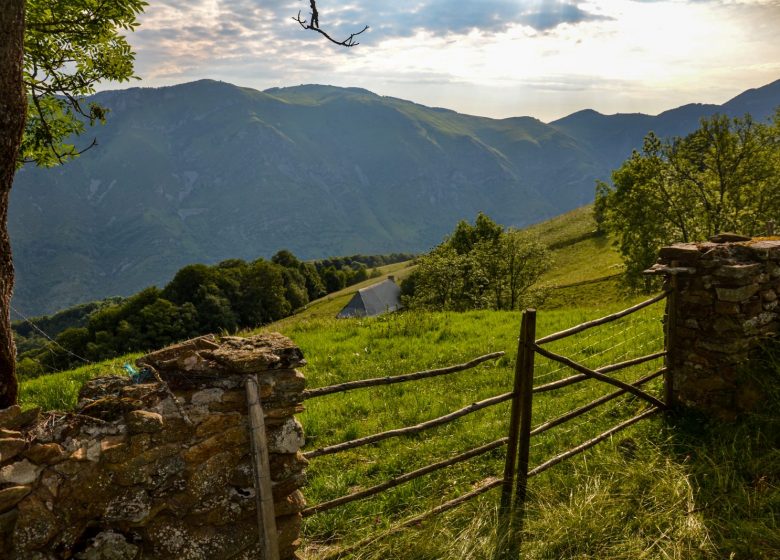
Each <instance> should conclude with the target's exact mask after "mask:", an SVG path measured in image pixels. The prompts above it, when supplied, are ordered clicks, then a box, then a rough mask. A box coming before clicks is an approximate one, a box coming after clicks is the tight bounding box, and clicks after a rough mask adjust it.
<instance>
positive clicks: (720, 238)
mask: <svg viewBox="0 0 780 560" xmlns="http://www.w3.org/2000/svg"><path fill="white" fill-rule="evenodd" d="M751 239H753V238H752V237H748V236H746V235H740V234H739V233H732V232H730V231H724V232H722V233H719V234H718V235H713V236H712V237H710V241H712V242H713V243H738V242H742V241H750V240H751Z"/></svg>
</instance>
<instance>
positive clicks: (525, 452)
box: [302, 293, 669, 560]
mask: <svg viewBox="0 0 780 560" xmlns="http://www.w3.org/2000/svg"><path fill="white" fill-rule="evenodd" d="M666 296H667V294H666V293H662V294H660V295H658V296H656V297H654V298H651V299H649V300H647V301H645V302H642V303H640V304H638V305H635V306H633V307H630V308H628V309H625V310H623V311H621V312H619V313H614V314H612V315H608V316H606V317H602V318H601V319H596V320H593V321H588V322H586V323H582V324H580V325H577V326H575V327H572V328H569V329H566V330H563V331H560V332H557V333H554V334H551V335H548V336H545V337H543V338H539V339H536V311H535V310H533V309H529V310H526V311H525V312H524V313H523V318H522V325H521V330H520V337H519V341H518V353H517V360H516V363H515V374H514V386H513V389H512V391H510V392H508V393H503V394H499V395H495V396H493V397H490V398H486V399H484V400H481V401H479V402H475V403H473V404H470V405H468V406H466V407H463V408H461V409H458V410H455V411H453V412H451V413H449V414H446V415H444V416H440V417H438V418H434V419H432V420H428V421H425V422H422V423H420V424H416V425H413V426H407V427H403V428H397V429H393V430H388V431H385V432H381V433H377V434H373V435H369V436H365V437H361V438H357V439H353V440H350V441H346V442H343V443H338V444H334V445H329V446H326V447H322V448H319V449H314V450H312V451H308V452H306V453H304V456H305V457H306V458H307V459H314V458H316V457H321V456H324V455H330V454H334V453H340V452H343V451H346V450H348V449H354V448H356V447H361V446H364V445H369V444H373V443H376V442H379V441H382V440H385V439H388V438H393V437H399V436H405V435H411V434H416V433H419V432H422V431H423V430H427V429H430V428H434V427H437V426H441V425H443V424H446V423H448V422H452V421H454V420H456V419H458V418H461V417H463V416H466V415H468V414H471V413H473V412H476V411H478V410H481V409H484V408H487V407H491V406H495V405H498V404H500V403H503V402H506V401H511V411H510V415H509V426H508V435H507V436H506V437H502V438H500V439H497V440H495V441H492V442H489V443H485V444H484V445H481V446H479V447H476V448H473V449H471V450H469V451H466V452H464V453H461V454H459V455H457V456H455V457H451V458H449V459H447V460H442V461H439V462H436V463H433V464H430V465H427V466H425V467H422V468H419V469H417V470H414V471H410V472H407V473H405V474H402V475H400V476H397V477H394V478H392V479H390V480H387V481H385V482H383V483H381V484H378V485H376V486H373V487H370V488H366V489H362V490H357V491H355V492H352V493H349V494H347V495H345V496H341V497H339V498H335V499H332V500H329V501H326V502H322V503H319V504H315V505H312V506H309V507H308V508H306V509H305V510H303V512H302V515H303V517H304V518H306V517H309V516H312V515H315V514H318V513H321V512H324V511H328V510H331V509H333V508H337V507H339V506H343V505H345V504H349V503H352V502H354V501H357V500H362V499H366V498H368V497H370V496H374V495H376V494H379V493H381V492H384V491H387V490H389V489H391V488H395V487H397V486H399V485H401V484H404V483H406V482H409V481H411V480H414V479H416V478H419V477H421V476H424V475H426V474H429V473H432V472H435V471H438V470H440V469H443V468H446V467H450V466H452V465H456V464H458V463H462V462H464V461H467V460H469V459H473V458H475V457H479V456H481V455H484V454H486V453H489V452H490V451H492V450H494V449H497V448H500V447H503V446H506V447H507V454H506V460H505V463H504V472H503V476H501V477H490V478H488V479H485V480H483V481H482V482H481V483H479V484H478V485H477V488H476V489H475V490H472V491H470V492H466V493H464V494H462V495H461V496H458V497H457V498H454V499H452V500H449V501H447V502H445V503H443V504H440V505H439V506H437V507H435V508H433V509H431V510H429V511H427V512H425V513H422V514H419V515H417V516H415V517H413V518H411V519H408V520H406V521H404V522H402V523H400V524H398V525H396V526H394V527H392V528H390V529H388V530H386V531H384V532H382V533H380V534H374V535H371V536H369V537H366V538H364V539H362V540H360V541H358V542H355V543H354V544H351V545H349V546H347V547H344V548H341V549H339V550H337V551H335V552H329V553H326V554H325V555H323V556H320V557H319V560H333V559H335V558H340V557H342V556H345V555H347V554H349V553H351V552H354V551H356V550H359V549H360V548H363V547H364V546H367V545H368V544H370V543H372V542H375V541H376V540H378V539H381V538H384V537H386V536H388V535H391V534H393V533H396V532H398V531H400V530H402V529H404V528H407V527H410V526H413V525H417V524H419V523H420V522H421V521H424V520H426V519H428V518H430V517H432V516H434V515H437V514H439V513H442V512H445V511H448V510H450V509H453V508H455V507H457V506H459V505H461V504H463V503H465V502H467V501H469V500H471V499H473V498H476V497H477V496H480V495H482V494H484V493H486V492H488V491H490V490H492V489H494V488H499V487H500V488H501V514H502V515H501V519H502V531H503V542H504V543H505V544H503V545H502V548H503V550H499V551H497V558H510V557H515V558H516V557H517V553H518V550H519V546H520V538H519V536H520V535H521V531H522V526H523V518H524V511H525V501H526V495H527V487H528V480H529V479H530V478H532V477H534V476H536V475H538V474H540V473H542V472H544V471H546V470H547V469H549V468H551V467H553V466H554V465H557V464H558V463H560V462H562V461H565V460H567V459H569V458H571V457H574V456H575V455H577V454H579V453H582V452H583V451H585V450H586V449H589V448H591V447H593V446H594V445H596V444H597V443H599V442H601V441H604V440H605V439H607V438H609V437H610V436H611V435H612V434H614V433H616V432H618V431H620V430H623V429H624V428H627V427H628V426H630V425H632V424H635V423H636V422H638V421H640V420H642V419H644V418H647V417H649V416H651V415H652V414H655V413H657V412H658V411H660V410H664V409H665V408H666V404H665V403H664V402H662V401H661V400H659V399H658V398H656V397H654V396H653V395H651V394H649V393H648V392H646V391H644V390H643V389H642V388H641V387H642V386H643V385H644V384H646V383H647V382H649V381H651V380H653V379H655V378H657V377H659V376H661V375H664V373H665V372H666V368H665V367H663V368H660V369H659V370H657V371H655V372H654V373H652V374H650V375H647V376H645V377H643V378H641V379H639V380H637V381H635V382H633V383H627V382H624V381H620V380H619V379H616V378H614V377H610V376H609V375H607V374H610V373H613V372H616V371H619V370H623V369H626V368H629V367H631V366H636V365H639V364H643V363H646V362H649V361H652V360H657V359H660V358H663V357H665V356H666V355H667V350H668V343H669V341H668V337H665V345H666V346H665V350H664V351H662V352H654V353H651V354H648V355H645V356H641V357H638V358H633V359H630V360H626V361H622V362H619V363H615V364H610V365H606V366H602V367H599V368H596V369H592V368H588V367H586V366H584V365H582V364H580V363H577V362H575V361H574V360H572V359H570V358H568V357H566V356H562V355H559V354H556V353H554V352H552V351H550V350H548V349H546V348H545V347H544V345H545V344H547V343H550V342H553V341H556V340H561V339H563V338H566V337H569V336H572V335H575V334H577V333H580V332H582V331H584V330H587V329H591V328H594V327H598V326H600V325H604V324H606V323H609V322H612V321H616V320H618V319H620V318H622V317H626V316H628V315H630V314H632V313H635V312H637V311H639V310H641V309H643V308H645V307H647V306H649V305H652V304H654V303H657V302H659V301H661V300H663V299H664V298H665V297H666ZM537 354H538V355H541V356H544V357H545V358H547V359H549V360H553V361H555V362H558V363H560V364H563V365H564V366H566V367H568V368H570V369H572V370H574V372H576V373H575V374H574V375H571V376H569V377H566V378H564V379H560V380H556V381H552V382H549V383H546V384H543V385H538V386H534V364H535V356H536V355H537ZM503 355H504V352H494V353H491V354H486V355H484V356H480V357H479V358H475V359H474V360H471V361H469V362H467V363H464V364H459V365H455V366H450V367H446V368H441V369H434V370H428V371H421V372H417V373H411V374H406V375H397V376H391V377H381V378H375V379H365V380H359V381H352V382H348V383H341V384H337V385H331V386H328V387H322V388H317V389H311V390H308V391H305V392H304V398H305V399H313V398H317V397H321V396H324V395H332V394H335V393H342V392H346V391H350V390H354V389H361V388H368V387H377V386H382V385H391V384H395V383H404V382H410V381H416V380H420V379H429V378H432V377H437V376H443V375H449V374H453V373H456V372H460V371H464V370H467V369H470V368H473V367H475V366H477V365H479V364H481V363H483V362H486V361H488V360H493V359H496V358H499V357H501V356H503ZM589 379H592V380H597V381H600V382H602V383H606V384H610V385H613V386H615V387H616V388H617V390H616V391H614V392H612V393H609V394H607V395H605V396H602V397H600V398H598V399H595V400H594V401H592V402H590V403H588V404H586V405H584V406H580V407H578V408H576V409H574V410H571V411H569V412H567V413H565V414H563V415H561V416H559V417H557V418H554V419H552V420H549V421H546V422H544V423H542V424H540V425H538V426H536V427H533V426H532V422H531V420H532V414H531V411H532V408H533V407H532V403H533V397H534V395H536V394H539V393H545V392H548V391H553V390H556V389H560V388H563V387H566V386H569V385H572V384H575V383H579V382H582V381H585V380H589ZM624 394H631V395H634V396H635V397H637V398H639V399H642V400H643V401H645V402H646V403H647V404H648V405H649V408H648V409H647V410H645V411H643V412H641V413H639V414H637V415H636V416H634V417H632V418H630V419H628V420H626V421H623V422H621V423H619V424H617V425H615V426H613V427H611V428H610V429H608V430H606V431H605V432H603V433H601V434H599V435H598V436H596V437H594V438H592V439H590V440H588V441H585V442H583V443H581V444H579V445H577V446H575V447H573V448H570V449H568V450H565V451H562V452H561V453H559V454H558V455H555V456H554V457H552V458H550V459H548V460H546V461H545V462H543V463H541V464H539V465H537V466H535V467H533V468H529V455H530V442H531V438H532V437H533V436H537V435H539V434H542V433H544V432H546V431H547V430H550V429H552V428H554V427H556V426H559V425H561V424H563V423H565V422H568V421H570V420H573V419H575V418H577V417H579V416H581V415H583V414H585V413H586V412H588V411H590V410H593V409H594V408H596V407H598V406H601V405H603V404H605V403H607V402H609V401H611V400H613V399H615V398H617V397H619V396H621V395H624Z"/></svg>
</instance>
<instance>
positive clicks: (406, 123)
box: [9, 80, 780, 315]
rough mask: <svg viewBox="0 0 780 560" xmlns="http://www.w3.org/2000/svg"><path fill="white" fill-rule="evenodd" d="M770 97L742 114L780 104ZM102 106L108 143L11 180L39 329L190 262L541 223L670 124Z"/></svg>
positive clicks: (140, 99) (230, 102) (434, 238)
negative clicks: (47, 319) (478, 221)
mask: <svg viewBox="0 0 780 560" xmlns="http://www.w3.org/2000/svg"><path fill="white" fill-rule="evenodd" d="M767 88H769V89H765V88H761V89H760V90H756V91H753V92H748V93H746V94H744V96H743V97H742V98H741V99H740V98H738V99H737V100H733V103H736V105H740V106H755V107H759V106H760V107H764V106H768V103H769V101H767V100H771V99H777V102H778V103H780V92H775V89H777V88H774V89H773V88H772V87H770V86H767ZM95 98H96V100H97V101H99V102H101V103H103V104H104V105H106V106H107V107H109V108H110V109H111V114H110V116H109V120H108V124H107V125H105V126H102V127H98V128H96V129H94V130H91V131H90V134H94V135H96V136H97V138H98V141H99V146H98V147H97V148H95V149H93V150H90V151H88V152H87V153H86V154H84V156H82V157H81V158H79V159H78V160H77V161H75V162H72V163H69V164H68V165H66V166H64V167H62V168H59V169H50V170H41V169H34V168H25V169H23V170H22V171H21V172H19V173H18V175H17V178H16V184H15V188H14V190H13V194H12V200H11V208H10V220H9V227H10V230H11V236H12V241H13V244H14V252H15V260H16V265H17V272H18V278H17V287H16V294H15V300H14V305H15V306H16V307H18V308H19V309H20V310H21V311H22V312H23V313H25V314H27V315H38V314H42V313H50V312H52V311H55V310H57V309H62V308H64V307H67V306H70V305H73V304H76V303H80V302H84V301H92V300H96V299H101V298H104V297H107V296H113V295H128V294H131V293H133V292H136V291H138V290H139V289H141V288H143V287H145V286H148V285H150V284H157V285H162V284H164V283H166V282H167V281H168V280H169V279H170V278H171V275H172V274H173V273H174V272H175V271H176V270H178V269H179V268H181V266H183V265H185V264H188V263H191V262H205V263H214V262H218V261H220V260H223V259H225V258H230V257H237V258H243V259H247V260H251V259H255V258H257V257H259V256H265V257H267V256H270V255H271V254H273V253H274V252H276V251H277V250H279V249H281V248H287V249H290V250H292V251H293V252H294V253H295V254H296V255H298V256H299V257H301V258H322V257H326V256H329V255H337V254H342V255H343V254H351V253H365V254H375V253H389V252H418V251H425V250H427V249H429V248H430V247H431V246H433V245H434V244H436V243H437V242H438V241H439V240H440V239H441V237H442V236H443V235H444V234H446V233H447V232H448V231H450V230H451V228H452V224H454V223H456V222H457V221H458V220H460V219H470V218H472V217H473V216H474V215H475V214H476V213H477V212H478V211H483V212H485V213H487V214H488V215H490V216H491V217H492V218H493V219H495V220H496V221H497V222H499V223H503V224H505V225H513V226H523V225H527V224H530V223H535V222H538V221H539V220H542V219H544V218H547V217H550V216H554V215H557V214H559V213H561V212H563V211H566V210H570V209H572V208H576V207H579V206H581V205H583V204H586V203H587V202H589V201H590V200H591V199H592V193H593V184H594V180H595V179H597V178H606V177H607V176H608V174H609V170H610V169H611V168H612V167H614V166H615V165H617V164H618V163H619V161H620V159H622V158H623V157H625V156H626V155H628V153H629V151H630V149H631V147H633V146H636V145H638V144H639V143H640V142H641V138H642V136H643V135H644V134H645V133H646V132H647V129H648V128H650V127H652V126H654V125H653V123H655V122H656V121H655V119H658V118H661V116H659V117H647V116H641V117H642V120H641V122H639V121H637V122H636V123H635V122H634V119H633V118H628V117H627V119H628V120H627V122H628V124H625V126H624V124H621V123H622V121H623V120H625V119H623V116H620V118H619V119H617V120H618V121H620V122H618V123H617V126H616V127H613V128H615V130H613V131H612V132H611V133H610V134H602V132H601V129H600V128H599V127H602V126H603V122H602V121H603V119H601V118H600V117H603V116H598V114H595V115H596V116H595V118H587V119H585V120H584V121H583V122H580V123H579V124H577V126H574V124H573V123H574V120H576V119H574V116H572V117H567V119H562V120H561V121H556V123H551V124H550V125H548V124H544V123H542V122H540V121H538V120H536V119H533V118H529V117H518V118H510V119H501V120H495V119H488V118H482V117H474V116H469V115H462V114H459V113H456V112H454V111H450V110H446V109H436V108H430V107H424V106H422V105H418V104H415V103H411V102H408V101H404V100H401V99H395V98H388V97H381V96H378V95H375V94H373V93H371V92H368V91H366V90H362V89H358V88H336V87H331V86H317V85H308V86H299V87H292V88H275V89H271V90H267V91H265V92H259V91H255V90H251V89H247V88H240V87H236V86H233V85H230V84H226V83H221V82H214V81H209V80H203V81H199V82H194V83H190V84H183V85H179V86H174V87H168V88H160V89H141V88H133V89H129V90H122V91H112V92H103V93H100V94H98V95H97V96H95ZM737 101H738V103H737ZM759 101H760V103H759ZM751 103H753V105H750V104H751ZM756 103H758V105H756ZM701 110H702V111H705V112H706V111H708V110H709V109H707V108H706V107H702V108H701ZM685 111H686V115H689V116H692V115H694V113H696V111H695V110H694V109H686V110H685ZM590 117H594V115H590ZM606 118H609V117H606ZM673 120H674V119H673ZM629 121H630V122H629ZM675 122H678V124H679V123H681V122H683V120H680V119H677V121H675ZM685 122H688V121H687V120H685ZM637 123H638V124H637ZM629 124H630V126H629ZM693 125H695V119H694V122H693ZM680 126H683V125H680ZM626 127H627V128H626ZM85 140H86V141H88V139H85Z"/></svg>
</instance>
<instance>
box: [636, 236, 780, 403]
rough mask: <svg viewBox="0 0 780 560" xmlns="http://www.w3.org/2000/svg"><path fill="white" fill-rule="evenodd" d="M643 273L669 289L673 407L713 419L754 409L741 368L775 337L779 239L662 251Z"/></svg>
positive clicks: (755, 397) (754, 392)
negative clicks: (656, 276)
mask: <svg viewBox="0 0 780 560" xmlns="http://www.w3.org/2000/svg"><path fill="white" fill-rule="evenodd" d="M648 272H650V273H656V274H663V275H666V276H667V285H669V284H674V283H676V296H675V297H674V298H673V299H672V300H671V301H672V302H673V305H674V307H675V309H673V310H672V312H671V315H670V316H671V318H672V323H673V324H671V325H669V327H670V329H671V334H672V339H671V340H672V345H671V347H670V356H669V365H670V367H671V369H672V375H671V377H672V380H673V382H672V388H673V398H674V399H675V400H676V402H678V403H681V404H684V405H686V406H690V407H693V408H696V409H699V410H702V411H704V412H706V413H709V414H713V415H715V416H717V417H720V418H734V417H735V416H736V415H737V414H739V413H740V412H742V411H746V410H750V409H752V408H753V407H755V406H756V405H757V404H758V403H759V402H760V401H761V396H762V395H761V392H760V390H759V388H758V387H757V385H756V384H755V383H754V382H752V381H751V379H750V378H749V376H747V375H746V368H745V365H746V364H747V362H748V359H749V357H750V356H751V355H752V353H754V352H755V350H756V348H757V347H758V346H759V345H760V344H761V343H762V341H763V340H765V339H766V338H767V337H774V336H777V334H778V332H780V307H779V305H778V297H779V296H780V241H778V240H776V238H775V239H773V240H770V239H764V240H761V239H757V240H744V241H740V242H724V243H714V242H709V243H697V244H694V243H688V244H678V245H673V246H671V247H664V248H663V249H661V252H660V259H659V262H658V264H657V265H655V266H654V267H653V268H652V269H650V270H649V271H648ZM672 278H674V280H672Z"/></svg>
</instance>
